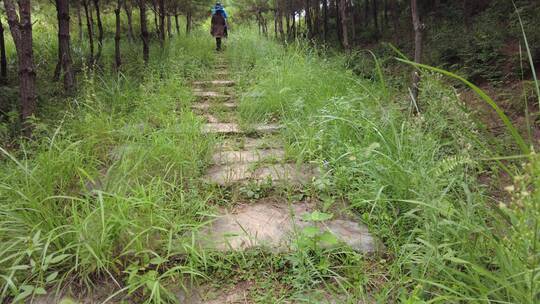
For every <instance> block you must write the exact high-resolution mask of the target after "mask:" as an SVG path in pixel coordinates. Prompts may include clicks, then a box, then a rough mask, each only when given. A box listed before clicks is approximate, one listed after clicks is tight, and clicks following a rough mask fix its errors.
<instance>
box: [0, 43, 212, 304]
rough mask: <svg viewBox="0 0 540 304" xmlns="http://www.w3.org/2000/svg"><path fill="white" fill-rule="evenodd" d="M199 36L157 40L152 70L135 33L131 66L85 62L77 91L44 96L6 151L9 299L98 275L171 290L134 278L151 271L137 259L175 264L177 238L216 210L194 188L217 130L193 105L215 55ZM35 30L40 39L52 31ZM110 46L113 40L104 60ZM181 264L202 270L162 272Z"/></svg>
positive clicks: (88, 282) (127, 56)
mask: <svg viewBox="0 0 540 304" xmlns="http://www.w3.org/2000/svg"><path fill="white" fill-rule="evenodd" d="M201 36H202V35H196V36H193V37H190V38H188V37H178V38H175V39H174V40H171V41H170V42H169V43H168V44H167V46H166V47H165V49H163V50H158V48H157V46H156V45H155V47H154V49H153V50H152V56H151V57H152V62H151V63H150V64H149V66H147V67H145V66H144V65H143V64H142V62H141V60H140V59H138V57H140V50H139V45H138V44H128V43H127V42H126V43H125V46H124V49H123V51H124V63H125V64H124V68H123V71H122V73H121V74H118V75H116V74H111V73H109V72H102V71H100V69H97V70H96V71H90V70H88V69H86V70H85V71H84V73H83V74H82V77H80V79H79V88H80V90H79V92H78V93H77V94H76V95H74V96H72V97H69V98H67V99H63V98H60V100H58V99H57V98H53V97H51V98H50V99H47V98H48V96H49V95H48V94H45V96H42V97H41V98H42V99H43V100H41V101H42V103H41V107H40V114H39V116H38V117H37V118H36V120H35V122H34V123H35V126H36V127H35V133H34V139H32V140H20V141H16V142H15V141H14V143H15V144H17V145H18V146H19V148H18V149H16V150H14V149H11V150H9V151H8V150H6V149H7V147H4V148H2V150H1V153H0V154H1V156H0V166H1V170H0V201H1V202H2V203H1V206H2V207H1V208H0V269H2V270H1V271H0V298H2V299H10V298H12V299H13V298H15V299H22V298H27V299H28V298H31V297H34V296H38V295H40V294H43V293H44V290H45V289H46V290H48V291H51V287H58V288H60V287H63V286H65V285H66V284H68V285H72V284H73V285H72V286H73V289H74V290H73V291H74V292H76V291H77V289H80V288H83V289H84V288H90V289H92V286H94V285H93V284H95V282H96V280H98V279H99V280H107V281H111V282H115V281H119V282H120V283H121V286H124V284H128V283H129V287H130V288H129V291H131V292H136V293H135V295H144V296H145V297H148V298H149V299H153V300H154V302H156V301H155V300H156V299H157V298H161V297H165V295H163V294H161V295H159V296H158V295H156V294H152V295H147V294H146V293H144V292H142V293H141V290H144V289H146V286H147V285H145V284H143V285H137V283H136V282H139V281H137V279H136V278H137V277H138V276H141V277H144V276H145V275H146V274H144V272H145V271H143V270H140V269H139V268H137V267H147V266H150V265H155V264H156V262H155V260H156V258H158V257H159V258H161V259H163V260H164V261H166V260H167V259H168V258H169V256H170V255H172V253H173V249H174V248H176V247H179V246H180V245H179V244H175V245H174V246H173V245H172V244H171V242H170V240H171V238H173V237H174V238H176V237H177V236H178V235H183V234H184V233H186V232H189V233H190V232H191V231H192V230H193V229H194V228H196V227H198V226H200V225H201V223H202V221H203V219H204V217H203V214H205V213H207V212H210V210H211V206H209V205H208V204H207V203H206V202H207V199H206V197H205V195H203V194H202V193H200V192H199V191H198V190H197V187H196V185H197V184H198V183H199V182H198V177H199V176H200V175H201V174H202V173H203V170H204V167H205V166H206V163H207V159H208V157H209V155H210V154H209V153H210V152H211V147H212V139H211V138H208V137H206V136H203V135H202V134H201V132H200V126H201V121H200V119H199V118H197V117H196V116H195V115H194V114H193V113H192V112H191V111H190V110H189V104H190V103H191V100H192V95H191V90H190V88H189V82H190V81H191V80H193V79H194V78H199V77H204V74H205V71H206V69H207V68H208V67H209V66H211V64H212V62H213V57H214V56H213V54H212V51H211V50H212V48H211V45H210V43H211V41H210V40H209V39H204V38H201ZM37 37H38V43H37V45H38V46H39V45H40V43H41V42H42V41H41V40H39V39H41V38H43V39H47V36H43V35H40V34H38V35H37ZM49 46H50V44H49ZM111 52H112V50H111V48H110V44H106V45H105V48H104V62H105V63H104V65H106V64H107V63H106V62H108V60H109V59H110V58H111V56H112V53H111ZM44 56H46V55H44ZM50 58H54V57H53V56H50V57H49V58H48V59H50ZM38 60H41V59H38ZM43 60H45V59H43ZM40 72H41V73H42V74H40V76H41V77H45V76H46V75H44V74H45V73H47V72H49V71H47V69H45V68H44V69H43V70H40ZM53 86H54V84H53ZM42 88H43V87H42ZM49 88H50V85H49ZM51 95H54V94H51ZM186 242H188V243H187V244H189V243H190V242H189V240H186ZM134 269H137V271H134ZM141 269H142V268H141ZM128 273H129V275H128ZM183 273H190V275H196V273H195V272H193V271H192V270H191V268H188V267H176V268H170V269H169V270H168V272H166V273H160V275H161V276H159V278H158V279H156V280H157V281H158V282H161V281H164V280H165V279H168V278H169V277H170V276H172V275H173V274H174V275H175V276H177V277H181V274H183ZM124 278H129V279H126V282H123V280H124ZM99 280H98V281H99ZM68 282H69V283H68ZM158 302H159V301H158Z"/></svg>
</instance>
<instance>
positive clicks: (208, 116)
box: [202, 113, 219, 123]
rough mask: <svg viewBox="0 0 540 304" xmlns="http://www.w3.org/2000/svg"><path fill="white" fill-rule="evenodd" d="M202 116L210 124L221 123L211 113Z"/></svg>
mask: <svg viewBox="0 0 540 304" xmlns="http://www.w3.org/2000/svg"><path fill="white" fill-rule="evenodd" d="M202 116H203V117H204V119H205V120H206V122H208V123H219V119H218V118H217V117H215V116H214V115H212V114H210V113H204V114H203V115H202Z"/></svg>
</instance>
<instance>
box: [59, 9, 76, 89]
mask: <svg viewBox="0 0 540 304" xmlns="http://www.w3.org/2000/svg"><path fill="white" fill-rule="evenodd" d="M56 13H57V19H58V63H57V65H56V71H55V75H54V79H55V80H57V81H58V80H59V79H60V74H61V72H62V71H64V89H65V90H66V92H68V91H71V90H72V89H73V85H74V84H75V75H74V73H73V64H72V61H71V37H70V32H69V19H70V18H69V0H56Z"/></svg>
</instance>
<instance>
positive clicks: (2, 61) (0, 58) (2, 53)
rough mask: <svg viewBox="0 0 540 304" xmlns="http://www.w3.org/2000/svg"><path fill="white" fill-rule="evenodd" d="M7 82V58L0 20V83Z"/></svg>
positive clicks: (2, 26) (0, 21)
mask: <svg viewBox="0 0 540 304" xmlns="http://www.w3.org/2000/svg"><path fill="white" fill-rule="evenodd" d="M6 81H7V56H6V40H5V37H4V25H3V24H2V20H1V19H0V83H5V82H6Z"/></svg>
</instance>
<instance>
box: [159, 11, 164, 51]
mask: <svg viewBox="0 0 540 304" xmlns="http://www.w3.org/2000/svg"><path fill="white" fill-rule="evenodd" d="M159 41H160V43H161V46H162V47H163V44H164V43H165V0H159Z"/></svg>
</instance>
